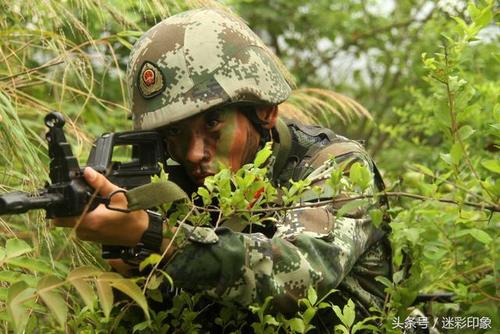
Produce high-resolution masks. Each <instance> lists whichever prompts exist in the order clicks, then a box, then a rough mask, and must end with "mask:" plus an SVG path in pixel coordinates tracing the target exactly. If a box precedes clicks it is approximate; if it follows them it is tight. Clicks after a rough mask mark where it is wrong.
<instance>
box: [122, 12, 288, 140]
mask: <svg viewBox="0 0 500 334" xmlns="http://www.w3.org/2000/svg"><path fill="white" fill-rule="evenodd" d="M127 82H128V83H129V96H130V104H131V106H130V107H131V110H132V114H133V119H134V127H135V129H142V130H148V129H154V128H159V127H161V126H164V125H167V124H170V123H173V122H175V121H178V120H181V119H185V118H187V117H189V116H192V115H194V114H197V113H200V112H202V111H205V110H207V109H209V108H211V107H214V106H220V105H222V104H226V103H233V102H243V103H244V102H248V103H258V104H272V105H274V104H279V103H281V102H283V101H284V100H286V99H287V97H288V96H289V95H290V92H291V88H290V85H289V84H288V82H287V81H286V79H285V78H284V76H283V73H281V72H280V70H279V68H278V66H277V65H276V63H275V62H274V60H273V56H272V55H271V54H270V51H269V50H268V49H267V47H266V46H265V45H264V43H263V42H262V41H261V39H260V38H259V37H258V36H257V35H255V33H254V32H253V31H252V30H250V28H249V27H248V26H247V25H246V24H245V23H243V22H242V21H241V20H240V19H239V18H237V17H236V16H233V15H231V14H229V13H227V12H225V11H221V10H214V9H200V10H192V11H187V12H183V13H180V14H178V15H175V16H171V17H169V18H167V19H165V20H163V21H162V22H160V23H159V24H157V25H155V26H154V27H153V28H151V29H150V30H149V31H147V32H146V33H145V34H144V35H143V36H142V37H141V38H140V39H139V40H138V41H137V43H136V44H135V45H134V48H133V50H132V52H131V54H130V60H129V65H128V69H127Z"/></svg>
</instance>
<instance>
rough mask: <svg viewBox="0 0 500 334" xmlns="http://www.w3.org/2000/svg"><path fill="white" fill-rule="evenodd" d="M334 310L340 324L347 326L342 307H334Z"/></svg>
mask: <svg viewBox="0 0 500 334" xmlns="http://www.w3.org/2000/svg"><path fill="white" fill-rule="evenodd" d="M332 309H333V312H335V315H336V316H337V317H338V318H339V319H340V322H342V323H343V324H345V323H346V319H345V317H344V314H343V313H342V310H341V309H340V307H338V306H337V305H332Z"/></svg>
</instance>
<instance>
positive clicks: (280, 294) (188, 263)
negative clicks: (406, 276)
mask: <svg viewBox="0 0 500 334" xmlns="http://www.w3.org/2000/svg"><path fill="white" fill-rule="evenodd" d="M331 153H335V152H333V151H332V152H330V154H329V153H328V148H327V149H326V151H325V150H322V151H321V152H320V153H319V154H321V155H323V156H324V157H331V156H332V154H331ZM337 153H338V152H337ZM333 155H334V156H336V154H333ZM348 155H349V156H350V157H352V158H354V159H355V160H358V161H360V162H362V163H364V164H366V165H368V166H370V162H369V160H368V159H366V157H365V156H364V155H363V154H348ZM343 157H344V158H345V157H346V155H345V154H344V155H343ZM317 158H318V159H319V160H318V159H312V160H311V163H312V166H313V167H314V168H313V169H312V170H313V171H312V173H310V174H309V176H307V177H309V178H310V179H311V181H312V184H313V185H318V186H320V187H322V188H323V189H326V188H327V187H325V181H326V179H327V178H328V176H329V175H330V173H331V169H332V168H333V166H332V164H331V163H329V161H328V160H329V159H328V158H325V159H323V158H321V157H318V156H317ZM308 196H311V200H312V197H313V196H312V195H311V194H305V196H304V197H305V200H307V198H306V197H308ZM316 199H317V194H316ZM334 209H335V208H334V207H333V206H326V207H318V208H301V209H295V210H291V211H288V213H287V214H286V216H285V218H284V219H283V221H281V222H280V223H278V224H277V232H276V233H275V235H274V236H273V237H272V238H268V237H266V236H264V235H263V234H261V233H250V234H247V233H237V232H234V231H232V230H230V229H228V228H224V227H222V228H218V229H215V230H213V229H210V228H198V229H197V230H198V231H197V233H195V235H194V236H193V235H192V236H191V237H190V242H189V244H188V245H187V246H186V247H183V248H182V249H180V250H179V251H177V253H176V255H175V257H174V258H173V259H172V261H171V262H170V263H169V264H168V265H167V267H166V270H167V272H168V273H169V274H170V275H171V276H172V278H173V279H174V282H176V284H177V285H178V286H179V287H182V288H187V289H192V290H198V291H206V293H207V294H208V295H209V296H212V297H215V298H217V299H220V300H226V301H236V302H238V303H240V304H243V305H248V304H251V303H254V302H262V301H263V300H264V299H265V297H267V296H274V302H275V305H276V306H277V307H278V309H279V310H282V311H287V310H291V309H290V308H289V306H290V305H292V306H293V305H296V301H297V299H298V298H302V297H304V296H305V295H306V292H307V289H308V288H309V286H313V287H314V288H315V289H316V290H317V291H319V293H320V294H324V293H327V292H328V291H330V290H331V289H333V288H336V287H337V286H338V285H339V283H340V282H341V281H342V280H343V279H344V278H345V277H346V275H347V274H348V273H349V272H350V271H351V269H352V268H353V266H354V264H355V263H356V261H357V259H358V258H359V257H360V256H361V255H362V254H363V253H364V252H365V251H366V250H367V249H368V248H369V247H370V246H371V245H372V244H374V243H375V242H376V241H377V240H379V239H380V237H381V234H380V233H381V232H380V231H378V230H377V229H375V228H374V226H373V225H372V224H371V221H370V219H369V218H367V217H366V208H364V209H363V208H357V209H356V210H355V212H352V213H350V214H349V215H348V216H349V217H340V218H336V217H335V214H334Z"/></svg>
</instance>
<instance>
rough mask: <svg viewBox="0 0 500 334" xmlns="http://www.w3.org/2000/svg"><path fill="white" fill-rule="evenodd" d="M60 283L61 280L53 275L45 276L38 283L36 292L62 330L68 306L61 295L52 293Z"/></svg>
mask: <svg viewBox="0 0 500 334" xmlns="http://www.w3.org/2000/svg"><path fill="white" fill-rule="evenodd" d="M62 282H63V281H62V280H61V279H59V278H57V277H56V276H54V275H49V276H45V277H43V278H42V279H41V280H40V281H39V282H38V286H37V292H38V295H39V296H40V298H42V300H43V302H44V303H45V305H47V307H48V308H49V310H50V311H51V312H52V313H53V314H54V316H55V317H56V320H57V322H58V323H59V325H60V326H61V327H62V328H64V327H65V325H66V317H67V315H68V306H67V305H66V302H65V300H64V299H63V298H62V297H61V295H60V294H59V293H57V292H55V291H54V290H55V289H57V287H58V286H60V285H61V283H62Z"/></svg>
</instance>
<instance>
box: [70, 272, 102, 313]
mask: <svg viewBox="0 0 500 334" xmlns="http://www.w3.org/2000/svg"><path fill="white" fill-rule="evenodd" d="M70 282H71V284H72V285H73V286H74V287H75V289H76V291H78V293H79V294H80V296H81V297H82V299H83V302H84V303H85V305H87V307H88V308H89V309H90V310H94V301H95V299H96V297H95V293H94V289H93V288H92V286H91V285H90V284H89V283H88V282H87V281H85V280H84V279H78V278H77V279H73V280H71V281H70Z"/></svg>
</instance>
